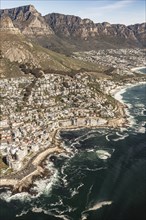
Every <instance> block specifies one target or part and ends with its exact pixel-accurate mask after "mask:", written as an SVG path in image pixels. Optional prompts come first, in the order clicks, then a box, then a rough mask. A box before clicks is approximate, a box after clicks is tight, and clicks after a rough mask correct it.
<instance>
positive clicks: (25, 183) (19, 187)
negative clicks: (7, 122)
mask: <svg viewBox="0 0 146 220" xmlns="http://www.w3.org/2000/svg"><path fill="white" fill-rule="evenodd" d="M43 174H44V169H43V168H42V167H41V166H38V167H37V169H36V170H35V171H34V172H32V173H30V174H29V175H28V176H26V177H24V178H23V179H22V180H20V181H18V182H17V184H15V185H14V188H13V193H20V192H23V191H27V190H28V189H29V188H30V186H31V185H32V184H33V180H34V178H35V177H38V176H42V175H43Z"/></svg>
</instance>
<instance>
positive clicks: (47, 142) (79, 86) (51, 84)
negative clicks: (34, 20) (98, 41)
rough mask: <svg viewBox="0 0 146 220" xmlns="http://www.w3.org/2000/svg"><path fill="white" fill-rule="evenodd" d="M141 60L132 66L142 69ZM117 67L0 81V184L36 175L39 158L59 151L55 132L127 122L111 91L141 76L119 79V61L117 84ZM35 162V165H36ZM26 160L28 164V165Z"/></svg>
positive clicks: (142, 63) (117, 124) (121, 124)
mask: <svg viewBox="0 0 146 220" xmlns="http://www.w3.org/2000/svg"><path fill="white" fill-rule="evenodd" d="M115 53H116V52H115ZM138 53H139V52H138ZM91 54H92V56H91ZM86 55H87V54H86ZM141 56H142V57H141V59H140V60H139V59H137V64H136V65H135V66H137V65H141V66H144V64H145V63H144V58H143V53H142V52H141ZM88 57H93V52H88V56H87V57H86V59H87V60H88ZM91 59H92V58H91ZM138 62H139V63H138ZM102 65H104V61H103V63H102ZM117 65H119V60H117ZM117 65H116V68H115V66H114V69H113V72H112V73H111V70H110V69H109V74H108V73H107V74H106V73H105V74H102V75H98V74H97V75H96V74H95V73H94V74H93V73H90V72H85V71H81V72H80V73H77V74H74V76H70V75H61V74H52V73H48V74H44V73H42V74H41V75H40V76H39V77H36V76H33V75H32V74H28V75H25V74H24V75H23V77H18V78H5V79H2V80H1V81H0V85H1V147H0V152H1V153H0V156H1V171H0V172H1V184H2V185H4V183H5V177H8V178H10V177H11V176H13V177H14V176H18V177H21V178H20V179H22V177H25V176H27V175H30V172H32V173H33V172H35V175H36V173H37V174H38V167H39V170H40V167H41V166H40V165H41V162H42V160H43V158H45V157H46V156H47V154H49V152H50V151H48V149H55V151H54V152H58V153H59V152H64V149H63V147H62V145H61V141H60V137H59V133H58V132H57V133H56V131H59V130H61V129H76V128H82V127H107V126H109V127H113V128H115V127H119V126H124V125H125V124H126V123H127V118H126V115H125V110H124V109H125V105H124V104H122V103H120V102H119V101H118V100H115V99H114V97H113V96H112V94H113V91H114V90H116V89H117V88H121V87H122V86H125V83H126V84H128V83H131V82H133V83H138V82H144V81H146V77H145V74H138V73H132V72H130V71H129V72H127V74H126V77H125V72H124V71H125V66H124V64H123V60H122V59H121V66H120V68H121V69H122V68H123V76H124V78H121V79H118V80H117V74H116V75H115V70H116V71H117ZM133 65H134V64H133ZM132 67H133V66H132ZM111 74H112V75H111ZM56 134H57V135H56ZM57 139H58V140H57ZM56 146H57V147H58V148H56ZM43 152H44V153H43ZM45 152H46V153H45ZM51 152H52V151H51ZM40 153H42V154H41V155H42V156H41V158H39V154H40ZM36 158H39V159H36ZM35 159H36V160H40V162H38V163H37V164H36V163H35V162H34V161H35ZM31 161H32V163H33V164H34V165H33V166H32V165H31V166H30V164H31ZM28 165H29V166H30V168H31V169H30V168H29V169H28V170H27V169H26V170H27V171H25V175H24V176H21V175H20V173H21V174H22V170H23V168H24V167H27V166H28ZM29 166H28V167H29ZM41 172H42V170H41ZM15 174H17V175H15ZM18 179H19V178H18ZM2 180H3V181H2ZM15 181H16V180H15ZM12 183H13V184H14V182H12ZM5 184H6V183H5ZM9 184H10V181H9ZM13 184H12V185H13ZM6 185H7V184H6Z"/></svg>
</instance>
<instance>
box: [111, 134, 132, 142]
mask: <svg viewBox="0 0 146 220" xmlns="http://www.w3.org/2000/svg"><path fill="white" fill-rule="evenodd" d="M128 136H129V134H124V135H122V136H121V135H120V137H119V138H115V139H113V141H119V140H124V139H125V138H126V137H128Z"/></svg>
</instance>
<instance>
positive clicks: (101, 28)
mask: <svg viewBox="0 0 146 220" xmlns="http://www.w3.org/2000/svg"><path fill="white" fill-rule="evenodd" d="M3 16H9V17H10V18H11V19H12V21H13V24H14V27H15V28H18V29H19V30H20V31H21V33H23V34H24V35H26V36H27V37H28V38H30V39H32V40H33V41H34V42H36V43H38V44H40V45H42V46H43V47H46V48H48V49H51V50H54V51H57V52H63V53H65V54H69V55H70V54H71V53H72V52H73V51H85V50H93V49H94V50H98V49H108V48H133V47H140V48H143V47H145V46H146V43H145V34H146V25H145V23H143V24H136V25H130V26H126V25H123V24H110V23H107V22H104V23H97V24H96V23H94V22H93V21H91V20H89V19H81V18H80V17H77V16H72V15H64V14H58V13H52V14H48V15H46V16H42V15H41V14H40V13H39V12H38V11H37V10H36V9H35V8H34V6H32V5H26V6H21V7H17V8H13V9H3V10H0V17H3Z"/></svg>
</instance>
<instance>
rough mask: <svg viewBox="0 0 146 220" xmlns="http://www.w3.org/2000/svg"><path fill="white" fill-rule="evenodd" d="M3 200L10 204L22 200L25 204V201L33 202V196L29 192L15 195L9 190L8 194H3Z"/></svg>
mask: <svg viewBox="0 0 146 220" xmlns="http://www.w3.org/2000/svg"><path fill="white" fill-rule="evenodd" d="M1 199H2V200H4V201H6V202H8V203H9V202H11V201H13V200H20V201H22V202H24V201H31V195H30V194H29V193H28V192H22V193H17V194H14V195H13V194H12V192H11V191H9V190H8V191H6V192H2V193H1Z"/></svg>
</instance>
